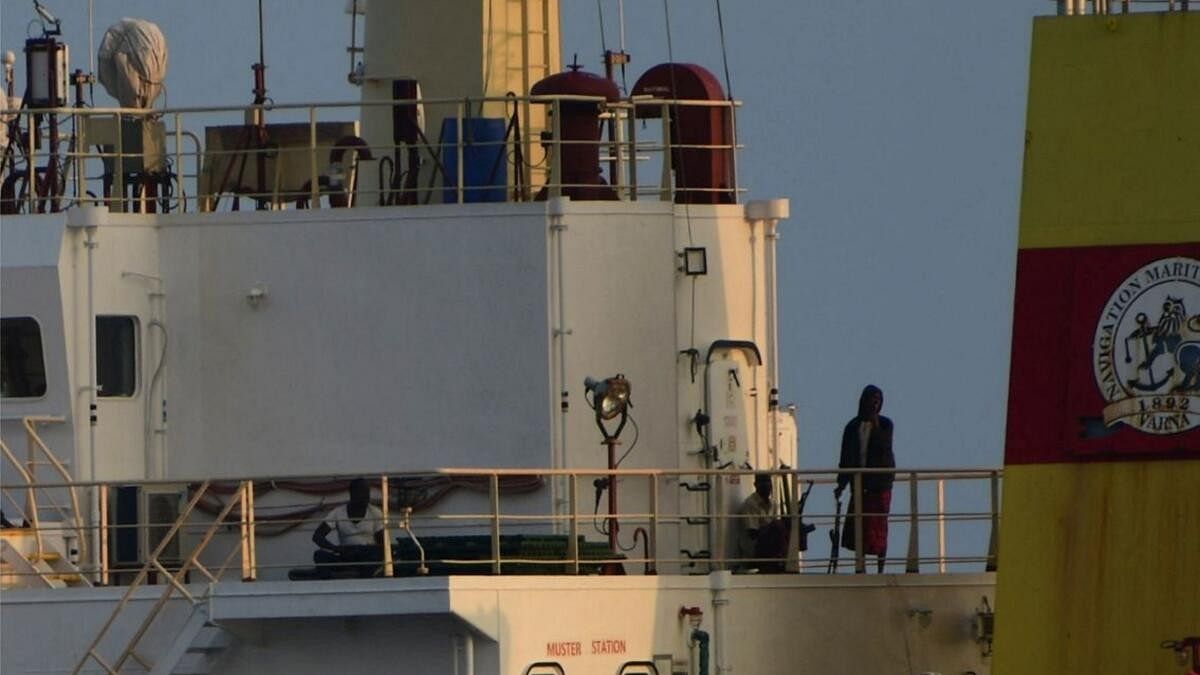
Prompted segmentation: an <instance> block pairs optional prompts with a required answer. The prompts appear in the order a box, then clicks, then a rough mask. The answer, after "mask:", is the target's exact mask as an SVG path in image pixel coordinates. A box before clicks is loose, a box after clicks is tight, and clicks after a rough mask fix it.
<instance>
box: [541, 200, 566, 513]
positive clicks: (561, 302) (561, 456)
mask: <svg viewBox="0 0 1200 675" xmlns="http://www.w3.org/2000/svg"><path fill="white" fill-rule="evenodd" d="M570 201H571V199H570V197H552V198H551V199H549V200H547V202H546V213H547V214H548V215H549V216H550V232H551V235H552V236H553V237H554V246H555V257H557V258H558V260H557V261H556V265H557V268H558V269H557V270H556V275H555V276H556V277H557V279H556V280H555V284H556V285H557V287H558V288H557V293H558V322H557V323H558V325H557V326H556V327H555V330H554V337H555V338H556V340H555V342H556V346H557V348H558V391H559V395H560V396H561V401H560V403H559V411H558V416H559V418H558V452H557V453H556V457H555V460H556V461H555V464H556V466H555V467H554V468H556V469H565V468H566V467H567V413H568V412H569V411H570V407H571V406H570V399H569V398H568V397H569V394H568V390H567V336H568V335H570V334H571V330H570V329H569V328H567V314H566V312H567V306H566V299H565V297H564V295H565V288H566V281H565V279H564V276H563V275H564V273H565V272H564V264H563V234H564V233H565V232H566V230H567V226H566V224H565V223H563V215H564V214H565V212H566V208H567V203H568V202H570ZM568 480H570V479H568ZM562 483H563V479H562V477H555V478H554V479H553V480H552V481H551V483H550V486H551V489H550V500H551V503H552V504H553V505H554V510H555V512H556V514H557V515H566V514H568V513H571V507H570V506H569V505H567V504H566V503H565V501H564V499H563V496H562V492H563V486H562ZM566 492H567V494H568V495H569V494H570V489H567V490H566ZM568 498H569V497H568ZM564 506H566V507H567V508H565V509H564V508H563V507H564ZM561 523H562V521H561V520H557V519H556V520H555V527H556V528H561ZM560 531H561V529H560ZM568 531H569V528H568Z"/></svg>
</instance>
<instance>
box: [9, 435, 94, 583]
mask: <svg viewBox="0 0 1200 675" xmlns="http://www.w3.org/2000/svg"><path fill="white" fill-rule="evenodd" d="M63 421H64V419H63V418H62V417H57V416H48V415H42V416H37V415H30V416H27V417H24V418H22V420H21V423H22V425H23V426H24V427H25V433H26V437H27V439H28V441H29V463H30V464H29V475H30V478H31V479H33V480H34V484H35V485H37V481H36V478H37V473H36V471H35V470H34V469H33V466H34V464H33V462H34V461H35V460H34V458H33V448H34V446H36V447H37V448H38V449H39V450H41V451H42V454H43V455H45V457H46V461H48V462H49V463H50V466H51V467H53V468H54V471H55V472H56V473H57V474H58V475H59V476H61V477H62V479H63V480H64V481H66V482H67V483H71V481H72V478H71V472H70V471H68V470H67V467H66V465H64V464H63V463H62V462H61V461H60V460H59V459H58V457H56V456H55V454H54V452H53V451H51V450H50V447H49V446H48V445H46V442H45V441H43V440H42V437H41V436H40V435H39V434H38V432H37V428H36V425H38V424H61V423H62V422H63ZM44 489H45V488H44V487H43V490H44ZM67 494H68V495H69V496H70V498H71V513H70V514H67V513H66V512H65V511H64V510H63V508H62V507H61V506H60V505H59V504H57V503H56V502H54V501H53V500H49V501H50V504H51V505H53V506H54V508H55V509H56V510H57V511H58V513H59V515H60V516H62V517H63V519H64V520H65V519H66V518H67V517H68V516H70V518H71V519H72V520H73V521H74V523H75V533H76V536H77V537H78V540H77V542H76V545H77V546H78V547H79V552H80V557H81V558H83V559H85V560H86V559H87V556H88V553H89V549H88V543H87V539H86V537H85V536H84V526H83V514H82V513H81V512H80V510H79V495H78V494H77V493H76V490H75V488H74V487H67ZM39 539H40V538H39ZM38 553H39V555H40V553H41V546H40V543H39V547H38Z"/></svg>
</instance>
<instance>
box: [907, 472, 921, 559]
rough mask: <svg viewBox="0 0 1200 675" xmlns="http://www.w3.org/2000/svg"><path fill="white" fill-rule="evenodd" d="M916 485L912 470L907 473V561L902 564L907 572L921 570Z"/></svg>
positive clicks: (915, 474)
mask: <svg viewBox="0 0 1200 675" xmlns="http://www.w3.org/2000/svg"><path fill="white" fill-rule="evenodd" d="M918 487H919V483H917V472H916V471H914V472H912V473H910V474H908V561H907V563H905V565H904V571H905V572H907V573H909V574H919V573H920V572H921V558H920V556H921V545H920V531H921V522H920V521H921V519H920V517H919V515H918V511H917V508H918V507H917V489H918Z"/></svg>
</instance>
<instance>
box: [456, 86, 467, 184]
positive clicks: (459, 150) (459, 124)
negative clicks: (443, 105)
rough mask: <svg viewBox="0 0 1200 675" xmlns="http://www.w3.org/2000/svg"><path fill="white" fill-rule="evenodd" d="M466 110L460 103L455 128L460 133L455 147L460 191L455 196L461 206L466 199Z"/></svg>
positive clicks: (457, 179) (457, 181) (457, 182)
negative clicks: (464, 136) (464, 183)
mask: <svg viewBox="0 0 1200 675" xmlns="http://www.w3.org/2000/svg"><path fill="white" fill-rule="evenodd" d="M464 108H465V106H464V104H462V103H459V104H458V110H457V113H456V114H455V117H454V126H455V130H456V132H457V133H458V137H457V138H456V139H455V140H456V141H457V142H456V144H455V146H454V161H456V162H458V165H457V166H456V167H455V172H454V173H455V177H454V180H455V181H456V187H457V188H458V190H457V191H456V192H455V195H456V200H457V202H458V203H459V204H462V203H463V201H465V197H464V195H463V177H464V176H466V169H465V167H463V159H464V153H463V143H464V141H465V140H466V139H464V138H463V115H464V114H465V111H464Z"/></svg>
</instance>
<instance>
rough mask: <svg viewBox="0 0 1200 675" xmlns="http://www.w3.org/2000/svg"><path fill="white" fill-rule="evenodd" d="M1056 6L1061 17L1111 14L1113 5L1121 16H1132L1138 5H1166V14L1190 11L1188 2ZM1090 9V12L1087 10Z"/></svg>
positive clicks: (1062, 0)
mask: <svg viewBox="0 0 1200 675" xmlns="http://www.w3.org/2000/svg"><path fill="white" fill-rule="evenodd" d="M1055 4H1056V5H1057V6H1058V13H1059V14H1062V15H1080V14H1089V13H1090V14H1100V15H1104V14H1112V13H1114V12H1113V5H1117V4H1119V5H1120V6H1121V13H1122V14H1132V13H1134V12H1135V11H1139V10H1135V9H1134V7H1135V6H1138V5H1166V11H1167V12H1175V11H1182V12H1187V11H1189V10H1190V2H1189V0H1055ZM1089 7H1090V9H1091V12H1089V11H1088V9H1089ZM1141 11H1147V12H1161V11H1163V10H1162V9H1161V8H1159V7H1156V8H1154V9H1145V10H1141Z"/></svg>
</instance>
